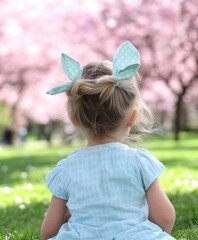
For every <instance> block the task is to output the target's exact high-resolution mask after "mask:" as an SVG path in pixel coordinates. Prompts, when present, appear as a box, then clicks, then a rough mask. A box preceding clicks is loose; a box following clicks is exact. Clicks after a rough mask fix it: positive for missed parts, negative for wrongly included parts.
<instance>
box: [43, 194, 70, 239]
mask: <svg viewBox="0 0 198 240" xmlns="http://www.w3.org/2000/svg"><path fill="white" fill-rule="evenodd" d="M66 203H67V201H65V200H63V199H60V198H57V197H55V196H53V195H52V199H51V202H50V205H49V208H48V211H47V214H46V216H45V218H44V220H43V223H42V226H41V237H42V240H47V239H48V238H51V237H53V236H55V235H56V234H57V233H58V231H59V229H60V227H61V226H62V224H63V223H65V221H66V220H67V221H68V215H69V210H68V208H67V206H66Z"/></svg>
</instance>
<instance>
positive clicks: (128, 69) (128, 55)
mask: <svg viewBox="0 0 198 240" xmlns="http://www.w3.org/2000/svg"><path fill="white" fill-rule="evenodd" d="M61 63H62V68H63V71H64V73H65V74H66V75H67V76H68V78H69V79H70V80H71V81H70V82H67V83H63V84H60V85H58V86H57V87H54V88H52V89H50V90H49V91H48V92H47V94H50V95H55V94H58V93H61V92H65V91H68V90H70V89H71V88H72V86H73V85H74V83H75V81H76V80H77V79H79V78H81V76H82V73H83V68H82V67H81V65H80V63H79V62H78V61H76V60H75V59H73V58H71V57H70V56H68V55H66V54H64V53H62V55H61ZM139 67H140V55H139V52H138V50H137V49H136V48H135V47H134V46H133V44H132V43H131V42H129V41H126V42H124V43H123V44H122V45H121V46H120V47H119V48H118V49H117V51H116V53H115V56H114V58H113V67H112V68H113V69H112V72H113V77H114V79H115V81H117V82H119V81H122V80H129V79H131V78H132V77H133V76H134V75H135V74H136V73H137V71H138V69H139Z"/></svg>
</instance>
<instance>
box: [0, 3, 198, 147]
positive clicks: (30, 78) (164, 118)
mask: <svg viewBox="0 0 198 240" xmlns="http://www.w3.org/2000/svg"><path fill="white" fill-rule="evenodd" d="M0 4H1V7H0V139H1V146H3V145H6V144H8V145H12V144H14V143H16V142H17V141H20V142H21V143H23V142H24V141H25V138H33V139H34V138H35V139H45V140H47V141H48V142H50V141H51V140H52V139H53V136H56V137H57V138H58V139H65V136H67V135H70V134H71V133H73V131H74V130H73V128H72V126H71V125H70V123H69V121H68V117H67V115H66V101H65V100H66V99H65V95H64V94H60V95H57V96H49V95H46V93H45V92H46V91H47V90H48V89H49V88H51V87H53V86H55V85H57V84H59V83H62V82H64V81H67V79H66V76H65V75H64V73H63V72H62V69H61V64H60V54H61V52H65V53H67V54H69V55H71V56H73V57H74V58H76V59H78V60H79V61H80V62H81V64H82V65H85V64H87V63H88V62H90V61H97V60H104V59H112V58H113V55H114V53H115V51H116V49H117V47H118V46H119V45H120V44H121V43H122V42H123V41H125V40H130V41H131V42H132V43H133V44H134V45H135V46H136V47H137V48H138V49H139V51H140V54H141V59H142V60H141V61H142V66H141V68H140V74H141V76H142V81H141V87H142V94H143V97H144V99H145V101H146V102H147V103H148V104H149V106H150V107H151V108H152V109H153V111H154V113H155V114H156V116H157V117H158V120H159V122H160V123H161V125H162V126H163V128H164V129H165V131H173V133H174V135H173V137H174V139H176V140H178V139H179V137H180V135H179V133H180V131H181V130H185V131H197V129H198V94H197V93H198V11H197V0H188V1H187V0H179V1H178V0H177V1H176V0H136V1H131V0H108V1H107V0H89V1H88V0H80V1H79V0H59V1H54V0H42V1H41V0H28V1H26V0H18V1H14V0H0ZM63 129H64V130H63Z"/></svg>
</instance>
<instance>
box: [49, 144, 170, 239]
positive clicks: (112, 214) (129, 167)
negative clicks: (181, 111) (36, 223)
mask: <svg viewBox="0 0 198 240" xmlns="http://www.w3.org/2000/svg"><path fill="white" fill-rule="evenodd" d="M163 170H164V165H163V164H162V163H161V162H159V161H158V160H157V159H156V158H155V157H154V156H153V155H151V154H150V153H149V152H148V151H147V150H144V149H134V148H130V147H128V146H127V145H125V144H122V143H119V142H113V143H108V144H102V145H96V146H89V147H85V148H80V149H78V150H76V151H74V152H73V153H72V154H71V155H69V156H68V157H67V158H66V159H63V160H62V161H60V162H59V163H58V164H57V166H56V168H54V169H53V170H52V171H51V172H50V173H49V174H48V175H47V177H46V181H47V186H48V188H49V189H50V191H51V192H52V194H53V195H55V196H57V197H59V198H61V199H65V200H68V202H67V206H68V208H69V210H70V212H71V218H70V220H69V222H68V223H65V224H63V225H62V227H61V228H60V230H59V232H58V234H57V235H56V236H54V237H53V238H51V239H53V240H77V239H81V240H113V239H114V240H136V239H137V240H154V239H160V240H165V239H166V240H168V239H174V238H173V237H171V236H170V235H168V234H167V233H165V232H164V231H163V230H162V229H161V228H160V227H158V226H157V225H155V224H153V223H151V222H150V221H149V220H148V205H147V202H146V198H145V190H146V189H147V188H148V187H149V186H150V185H151V184H152V182H153V181H154V180H155V179H156V178H157V177H158V176H159V175H160V174H161V173H162V172H163Z"/></svg>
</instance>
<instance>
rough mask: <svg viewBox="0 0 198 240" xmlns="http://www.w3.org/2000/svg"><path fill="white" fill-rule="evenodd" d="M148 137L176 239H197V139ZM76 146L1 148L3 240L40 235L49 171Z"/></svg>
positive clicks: (147, 144) (0, 236)
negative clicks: (170, 206)
mask: <svg viewBox="0 0 198 240" xmlns="http://www.w3.org/2000/svg"><path fill="white" fill-rule="evenodd" d="M171 138H172V136H171V134H169V135H167V136H165V137H147V138H146V139H145V142H144V143H142V144H138V147H145V148H147V149H149V150H150V151H151V152H152V153H153V154H154V155H155V156H157V157H158V158H159V159H160V160H161V161H162V162H163V163H164V164H165V165H166V167H167V169H166V171H165V173H164V174H163V175H162V176H161V178H160V179H161V183H162V185H163V187H164V189H165V191H166V192H167V194H168V196H169V198H170V199H171V201H172V203H173V205H174V206H175V209H176V213H177V220H176V224H175V227H174V230H173V233H172V234H173V236H174V237H175V238H176V239H183V240H197V239H198V139H197V136H196V135H195V134H185V133H183V134H182V136H181V140H180V141H179V142H174V141H173V140H171ZM74 148H75V147H69V146H61V147H58V146H56V147H55V146H54V147H47V146H46V145H45V144H43V143H36V144H30V143H29V144H27V146H25V147H24V148H17V147H11V148H10V147H5V148H1V149H0V240H31V239H32V240H36V239H40V225H41V221H42V219H43V216H44V213H45V212H46V210H47V207H48V203H49V200H50V192H49V191H48V189H47V188H46V186H45V181H44V179H45V175H46V174H47V172H48V171H49V170H50V169H52V168H53V167H54V166H55V164H56V162H57V161H58V160H60V159H61V158H63V157H65V156H67V155H68V154H69V153H70V152H71V151H72V150H73V149H74Z"/></svg>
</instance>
